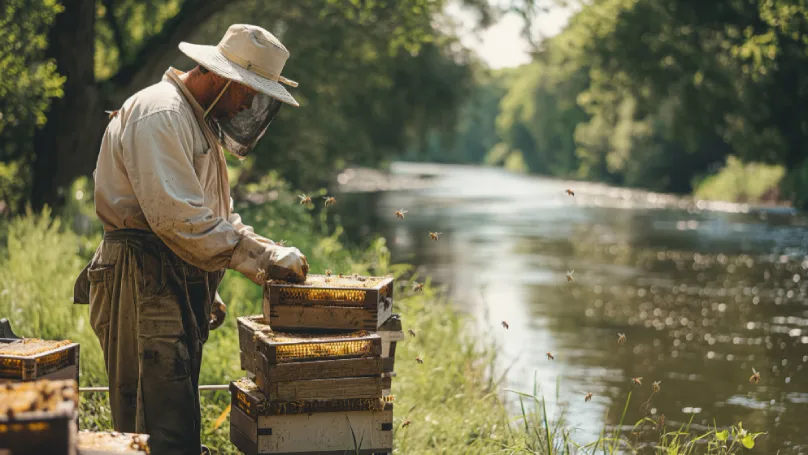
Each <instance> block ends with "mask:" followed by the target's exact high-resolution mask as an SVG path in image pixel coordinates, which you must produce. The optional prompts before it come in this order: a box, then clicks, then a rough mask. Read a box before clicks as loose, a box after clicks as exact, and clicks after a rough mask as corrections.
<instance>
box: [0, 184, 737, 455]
mask: <svg viewBox="0 0 808 455" xmlns="http://www.w3.org/2000/svg"><path fill="white" fill-rule="evenodd" d="M270 190H271V191H274V192H277V195H278V197H277V198H276V199H275V200H274V202H271V203H266V204H263V205H260V206H256V205H248V204H247V205H245V204H238V206H237V209H238V211H239V212H240V213H241V214H242V215H243V217H244V219H245V221H246V222H248V223H250V224H252V225H253V226H254V227H255V229H256V231H257V232H259V233H266V234H267V235H269V236H271V237H272V238H275V239H284V240H286V243H287V244H289V245H294V246H297V247H298V248H300V249H301V250H302V251H304V252H305V253H306V254H307V256H308V258H309V260H310V265H311V270H312V271H313V272H321V271H324V270H325V269H326V268H330V269H331V270H333V271H335V272H337V271H339V272H342V273H360V274H374V275H381V274H387V273H392V274H393V275H394V276H396V277H397V279H398V281H399V283H400V284H401V288H400V289H398V290H397V293H396V303H395V305H396V307H395V311H396V312H399V313H400V314H401V315H402V320H403V324H404V328H405V330H406V329H410V328H411V329H413V330H415V333H416V336H415V337H411V336H408V338H407V340H406V341H405V342H404V343H402V345H401V347H400V348H399V350H398V352H397V361H396V373H397V376H396V378H395V379H394V381H393V392H392V393H393V394H394V395H395V396H396V408H395V409H396V411H395V417H396V420H395V424H394V434H395V446H396V449H397V453H404V454H435V453H441V454H459V453H464V454H465V453H467V454H490V453H540V454H548V455H549V454H565V453H572V449H573V448H574V447H575V442H574V441H576V442H579V443H586V442H590V441H580V440H579V439H578V438H577V437H576V434H575V432H574V431H573V429H572V428H568V427H566V426H565V424H564V422H563V420H556V419H554V418H552V417H550V418H551V419H552V421H550V420H548V416H547V415H545V414H544V412H543V411H544V408H543V406H542V401H541V400H540V399H539V398H538V397H535V395H536V393H537V392H536V391H532V392H533V395H534V396H533V397H530V396H528V397H526V399H525V401H524V407H522V408H521V409H524V411H523V412H524V413H523V414H522V415H519V416H516V417H514V416H509V415H508V413H507V412H506V404H507V401H508V400H511V402H512V403H513V400H519V395H516V394H515V393H513V392H507V391H505V390H503V386H502V383H501V382H500V380H501V378H503V377H504V375H505V374H506V373H507V371H504V370H501V369H498V368H497V364H498V362H497V355H498V346H497V344H496V343H495V342H494V340H493V338H491V337H489V336H487V335H480V334H479V333H478V332H476V330H474V326H473V322H474V321H472V320H471V319H469V317H468V316H465V315H463V314H462V313H460V312H459V311H457V310H456V309H455V308H454V306H453V305H451V304H450V302H448V301H447V300H446V298H445V296H443V295H441V294H440V293H439V292H438V291H437V290H436V289H435V288H433V287H432V286H430V279H429V277H428V276H426V275H417V276H409V273H410V272H411V269H410V268H409V267H408V266H406V265H403V264H392V263H391V262H390V252H389V249H388V246H387V244H386V242H385V240H384V239H381V238H369V239H367V242H366V243H367V244H366V246H365V248H363V249H362V250H355V251H350V250H347V249H345V248H344V247H343V246H342V243H341V240H340V239H341V235H342V232H341V230H340V228H339V227H337V229H336V230H329V228H327V227H326V223H325V222H324V219H325V218H324V214H319V215H313V214H312V213H311V212H310V211H309V210H308V209H306V208H305V207H303V206H301V205H299V204H297V202H296V192H293V191H291V190H290V189H289V188H286V187H283V186H279V187H275V188H271V189H270ZM88 212H89V209H88V206H87V205H86V204H83V203H76V204H75V205H74V206H72V207H69V208H68V210H67V211H66V213H67V214H68V215H66V216H65V217H58V216H52V214H50V213H49V212H47V211H46V212H44V213H41V214H33V213H31V214H28V215H26V216H23V217H19V218H16V219H13V220H11V221H10V222H8V223H5V224H3V225H2V226H0V238H2V239H3V245H2V254H0V289H2V292H0V315H4V316H7V317H9V319H10V320H11V321H12V327H13V328H14V330H15V331H16V332H17V333H18V334H20V335H23V336H38V337H46V338H69V339H71V340H74V341H76V342H79V343H81V346H82V362H81V383H82V386H98V385H105V384H106V375H105V374H104V368H103V361H102V356H101V352H100V348H99V346H98V342H97V340H96V339H95V336H94V334H93V333H92V330H91V329H90V327H89V324H88V320H87V317H88V315H87V311H88V309H87V307H86V306H81V305H73V304H71V295H72V287H73V280H74V278H75V275H76V274H77V273H78V272H79V271H80V270H81V267H82V266H83V265H84V263H85V262H86V260H87V259H89V257H90V256H91V254H92V252H93V251H94V249H95V246H96V245H97V243H98V241H99V240H100V236H99V235H98V232H99V230H98V225H97V224H96V223H94V222H92V221H89V222H88V221H87V220H88V219H89V220H92V218H91V217H90V218H87V217H82V216H79V215H80V214H85V215H86V213H88ZM80 220H83V221H80ZM88 223H89V224H88ZM413 280H414V281H418V282H425V283H426V284H425V286H424V289H423V292H413V291H412V290H411V288H410V286H409V284H410V283H411V282H412V281H413ZM220 292H221V295H222V297H223V298H224V300H225V301H226V302H227V303H228V309H229V311H228V317H227V319H226V321H225V324H224V325H223V326H222V327H221V328H220V329H218V330H216V331H214V332H212V334H211V338H210V340H209V342H208V344H207V345H206V348H205V357H204V361H203V368H202V374H201V378H200V379H201V383H202V384H223V383H227V382H228V381H230V380H233V379H236V378H238V377H241V376H243V374H244V372H243V371H241V370H240V369H239V366H238V339H237V336H236V317H238V316H242V315H249V314H257V313H259V312H260V305H261V303H260V302H261V290H260V288H258V287H257V286H255V285H253V284H252V283H251V282H249V281H248V280H246V279H245V278H243V277H241V276H239V275H237V274H235V273H233V272H228V273H227V275H226V277H225V281H224V282H223V284H222V287H221V289H220ZM416 356H420V357H421V358H422V359H423V361H424V362H423V364H421V363H418V362H416V361H415V357H416ZM625 387H626V390H630V384H626V385H625ZM523 398H525V397H523ZM228 402H229V395H228V394H227V393H224V392H216V393H208V394H205V395H203V441H205V443H206V444H208V445H209V446H211V447H213V448H214V449H215V450H216V451H217V452H216V453H219V454H234V453H237V452H236V451H235V449H234V448H233V446H232V445H231V444H230V443H229V434H228V432H229V430H228V425H227V421H226V420H225V421H224V424H223V425H221V426H219V427H218V428H214V423H215V421H216V420H217V418H218V417H219V416H220V415H221V413H222V411H223V410H224V409H225V408H226V406H227V403H228ZM406 421H409V423H408V424H407V425H405V422H406ZM645 424H646V425H645V427H644V430H643V431H644V439H643V441H659V440H660V438H661V437H662V436H661V435H660V433H661V432H660V431H659V429H657V428H655V426H654V425H652V424H651V423H650V422H645ZM81 426H82V428H89V429H108V428H110V419H109V411H108V407H107V402H106V396H105V395H101V394H96V395H90V396H86V397H83V400H82V413H81ZM629 426H631V425H629ZM662 429H663V431H662V433H664V429H665V427H662ZM667 430H669V431H676V428H667ZM702 433H705V432H704V431H702ZM608 435H611V430H610V431H609V432H608V433H604V435H603V437H602V438H601V439H600V440H599V441H595V442H593V443H591V445H590V446H589V448H590V449H593V448H597V447H600V448H601V449H603V447H604V446H605V447H607V449H606V450H608V447H610V446H615V447H618V446H627V445H629V444H632V445H633V444H635V441H632V440H631V439H629V438H627V437H626V438H623V437H620V439H619V442H618V441H617V440H616V439H615V440H609V439H608V438H607V437H606V436H608ZM720 435H721V433H719V434H718V435H716V434H715V433H714V432H712V431H706V434H703V435H702V436H703V441H713V442H716V443H717V442H720V441H719V439H720ZM613 436H617V435H613ZM693 436H695V435H688V436H684V435H682V436H680V438H682V439H687V440H690V439H691V438H692V437H693ZM668 439H670V437H668ZM694 447H695V446H694ZM698 447H699V451H698V452H699V453H707V451H708V447H707V446H706V445H699V446H698ZM676 453H695V452H691V451H684V450H682V451H678V452H676ZM710 453H726V452H719V451H717V449H716V450H712V451H710ZM733 453H734V452H733Z"/></svg>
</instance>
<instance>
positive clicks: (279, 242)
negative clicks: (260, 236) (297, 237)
mask: <svg viewBox="0 0 808 455" xmlns="http://www.w3.org/2000/svg"><path fill="white" fill-rule="evenodd" d="M275 245H278V246H286V240H283V239H280V240H278V241H277V242H275Z"/></svg>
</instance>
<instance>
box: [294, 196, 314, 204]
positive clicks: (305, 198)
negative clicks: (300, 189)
mask: <svg viewBox="0 0 808 455" xmlns="http://www.w3.org/2000/svg"><path fill="white" fill-rule="evenodd" d="M297 197H299V198H300V205H306V204H311V198H310V197H309V196H306V195H305V194H300V195H298V196H297Z"/></svg>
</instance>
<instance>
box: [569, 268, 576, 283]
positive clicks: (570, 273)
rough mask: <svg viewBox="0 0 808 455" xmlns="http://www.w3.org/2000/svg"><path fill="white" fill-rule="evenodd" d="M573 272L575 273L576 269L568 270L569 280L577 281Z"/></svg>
mask: <svg viewBox="0 0 808 455" xmlns="http://www.w3.org/2000/svg"><path fill="white" fill-rule="evenodd" d="M573 273H575V270H570V271H568V272H567V282H570V281H575V279H574V278H573V277H572V274H573Z"/></svg>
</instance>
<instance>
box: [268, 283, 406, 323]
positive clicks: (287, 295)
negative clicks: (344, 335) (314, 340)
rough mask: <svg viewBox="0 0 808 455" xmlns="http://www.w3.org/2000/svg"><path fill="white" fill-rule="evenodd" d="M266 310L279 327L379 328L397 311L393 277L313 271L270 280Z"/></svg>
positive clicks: (269, 319)
mask: <svg viewBox="0 0 808 455" xmlns="http://www.w3.org/2000/svg"><path fill="white" fill-rule="evenodd" d="M263 314H264V317H265V318H266V319H267V321H268V323H269V324H270V325H271V326H272V327H273V328H274V329H275V330H307V331H312V330H324V331H329V330H333V331H340V330H343V331H344V330H376V329H377V328H378V327H379V326H380V325H382V324H383V323H384V321H386V320H387V319H388V318H389V317H390V316H391V315H392V314H393V278H392V277H363V276H356V275H353V276H343V277H340V276H334V275H331V276H326V275H309V276H308V277H307V279H306V282H305V283H302V284H294V283H288V282H283V281H273V280H270V281H267V282H266V284H265V285H264V305H263Z"/></svg>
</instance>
